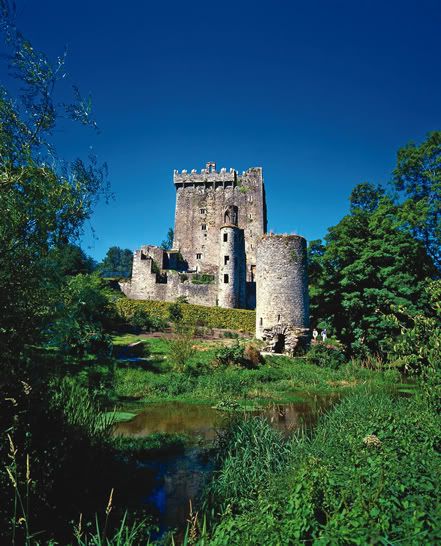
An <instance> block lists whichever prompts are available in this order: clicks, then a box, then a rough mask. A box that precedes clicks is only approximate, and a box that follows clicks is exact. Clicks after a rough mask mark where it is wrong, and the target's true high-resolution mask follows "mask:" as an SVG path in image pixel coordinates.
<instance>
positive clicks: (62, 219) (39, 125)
mask: <svg viewBox="0 0 441 546" xmlns="http://www.w3.org/2000/svg"><path fill="white" fill-rule="evenodd" d="M0 18H1V20H0V27H1V31H2V34H3V36H4V37H5V40H6V52H5V55H4V56H3V59H2V61H3V62H6V63H9V68H10V69H11V71H12V72H13V73H14V76H15V77H16V78H17V79H18V80H19V83H18V86H19V87H20V96H19V97H18V98H17V99H14V98H12V97H11V96H10V95H9V94H8V92H7V90H6V89H5V88H4V87H0V118H1V127H0V208H1V210H2V214H1V216H0V308H1V310H2V312H1V316H0V353H1V354H2V355H7V354H14V355H17V354H19V353H20V352H21V351H22V349H23V346H24V345H25V344H28V343H38V342H39V341H40V339H41V332H42V331H43V330H44V327H45V325H46V324H47V323H48V322H49V321H50V320H51V318H52V316H51V315H52V311H53V308H54V306H55V305H56V302H57V299H58V298H57V294H56V290H55V289H54V286H55V287H56V286H57V283H58V280H59V276H58V274H57V271H56V270H55V269H54V267H53V264H51V260H49V259H48V258H49V257H53V256H54V252H55V249H57V248H60V249H62V248H65V247H66V244H67V243H68V242H69V241H72V240H75V238H76V237H78V235H79V233H80V232H81V228H82V225H83V223H84V221H85V220H87V219H88V218H89V217H90V215H91V212H92V210H93V207H94V204H95V203H96V201H97V199H98V196H99V195H100V194H101V195H102V194H104V195H108V187H107V184H106V183H105V175H106V172H105V168H104V167H103V168H99V167H97V164H96V160H95V159H94V158H91V160H90V161H89V162H83V161H82V160H80V159H77V160H75V161H73V162H72V163H70V164H69V163H65V162H56V161H54V159H53V158H54V157H56V154H55V153H54V150H53V147H52V146H51V143H50V142H49V140H50V136H51V134H52V132H53V130H54V128H55V126H56V122H57V119H58V118H59V117H66V115H67V117H69V118H73V119H74V120H77V121H80V122H81V123H84V124H87V125H92V126H93V125H94V122H93V116H92V115H91V110H90V103H89V102H85V101H84V100H83V99H82V98H81V96H80V94H79V92H78V91H76V92H75V95H76V96H75V102H74V103H72V104H69V105H66V106H65V107H64V111H60V110H59V109H58V108H57V104H58V103H59V100H58V99H57V98H56V97H55V95H54V93H55V91H56V89H57V83H58V81H59V80H60V79H61V78H62V77H64V76H63V74H64V72H65V70H64V68H63V66H64V61H65V59H64V57H63V56H61V57H59V58H58V60H57V62H56V64H55V65H52V64H51V63H50V62H49V60H48V59H47V57H46V56H45V55H44V54H42V53H41V52H39V51H38V50H36V49H34V48H33V47H32V46H31V45H30V43H29V42H28V41H26V40H25V38H24V37H23V36H22V34H21V33H20V32H19V31H18V30H17V29H16V28H15V26H14V16H13V13H12V12H11V11H10V10H9V8H8V4H7V3H6V2H2V6H1V13H0ZM60 252H62V251H61V250H60Z"/></svg>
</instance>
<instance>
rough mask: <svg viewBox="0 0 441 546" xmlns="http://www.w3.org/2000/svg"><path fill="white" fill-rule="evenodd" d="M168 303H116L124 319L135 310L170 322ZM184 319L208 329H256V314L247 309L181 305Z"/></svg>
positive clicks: (126, 301) (122, 300)
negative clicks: (140, 310)
mask: <svg viewBox="0 0 441 546" xmlns="http://www.w3.org/2000/svg"><path fill="white" fill-rule="evenodd" d="M170 305H172V303H171V302H167V301H153V300H129V299H126V298H121V299H119V300H118V301H117V302H116V307H117V310H118V313H119V314H120V316H121V317H122V318H124V319H127V318H129V317H130V316H132V315H133V313H134V311H135V309H142V310H144V311H145V312H146V313H149V314H151V315H155V316H157V317H160V318H162V319H164V320H169V316H170V315H169V308H170ZM181 310H182V319H183V320H184V322H186V323H189V324H196V325H203V326H207V327H208V328H225V329H230V330H240V331H243V332H252V333H254V331H255V327H256V312H255V311H250V310H247V309H225V308H224V307H206V306H204V305H194V304H190V303H185V304H182V305H181Z"/></svg>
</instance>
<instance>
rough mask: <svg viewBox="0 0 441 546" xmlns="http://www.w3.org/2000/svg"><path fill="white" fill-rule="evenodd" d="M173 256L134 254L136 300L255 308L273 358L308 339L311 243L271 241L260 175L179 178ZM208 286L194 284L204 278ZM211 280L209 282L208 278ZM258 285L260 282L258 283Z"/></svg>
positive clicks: (211, 172)
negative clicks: (308, 255) (182, 300)
mask: <svg viewBox="0 0 441 546" xmlns="http://www.w3.org/2000/svg"><path fill="white" fill-rule="evenodd" d="M173 182H174V185H175V188H176V209H175V228H174V241H173V249H172V250H170V251H164V250H162V249H161V248H158V247H156V246H151V245H145V246H143V247H141V248H140V249H139V250H137V251H136V252H135V253H134V258H133V272H132V278H131V280H130V281H128V282H121V283H120V285H121V289H122V290H123V292H124V293H125V294H126V295H127V296H128V297H129V298H132V299H153V300H165V301H175V300H176V298H178V297H179V296H184V297H186V298H187V300H188V301H189V303H196V304H201V305H209V306H215V305H219V306H221V307H238V308H248V309H254V308H256V299H257V308H256V313H257V317H256V320H257V324H256V337H257V338H259V339H262V340H264V341H265V343H266V349H267V350H269V351H273V352H280V353H289V354H292V353H294V351H295V350H296V349H297V348H298V346H299V345H302V344H305V343H307V342H308V340H309V307H308V284H307V266H306V241H305V239H303V237H299V236H296V235H266V226H267V216H266V201H265V188H264V183H263V175H262V169H261V168H260V167H255V168H251V169H248V170H247V171H244V172H243V173H242V175H239V174H238V173H237V172H236V171H235V170H234V169H230V170H229V171H227V170H226V169H224V168H223V169H221V170H220V171H219V172H217V171H216V165H215V164H214V163H207V165H206V168H205V169H202V170H201V172H200V173H198V172H196V171H195V170H193V171H191V172H190V173H188V172H187V171H185V170H184V171H182V172H178V171H174V175H173ZM201 275H205V277H204V279H205V280H207V279H208V280H209V281H210V282H209V283H208V284H196V283H194V282H192V280H199V281H200V276H201ZM207 275H208V277H207ZM256 280H257V282H256Z"/></svg>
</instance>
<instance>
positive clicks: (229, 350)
mask: <svg viewBox="0 0 441 546" xmlns="http://www.w3.org/2000/svg"><path fill="white" fill-rule="evenodd" d="M216 359H217V361H218V362H219V364H221V365H222V366H228V365H231V364H233V365H237V366H241V365H242V364H243V363H244V360H245V358H244V346H243V345H241V344H239V343H235V344H234V345H226V346H225V347H222V348H221V349H219V350H218V351H217V353H216Z"/></svg>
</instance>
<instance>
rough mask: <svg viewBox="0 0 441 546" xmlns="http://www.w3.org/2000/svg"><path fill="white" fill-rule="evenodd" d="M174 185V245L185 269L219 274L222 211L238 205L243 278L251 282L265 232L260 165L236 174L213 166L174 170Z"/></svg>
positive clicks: (223, 212) (263, 195)
mask: <svg viewBox="0 0 441 546" xmlns="http://www.w3.org/2000/svg"><path fill="white" fill-rule="evenodd" d="M174 184H175V188H176V209H175V230H174V244H173V247H174V248H175V249H179V250H180V252H181V254H182V255H183V256H184V258H185V259H186V260H187V262H188V267H189V269H198V270H199V271H203V272H209V273H213V274H217V271H218V263H219V229H220V227H221V226H222V225H223V224H225V223H227V222H226V220H225V217H224V216H225V212H226V210H227V209H228V208H229V207H232V206H236V207H237V209H238V222H237V223H238V226H239V227H240V228H241V229H243V230H244V235H245V252H246V261H247V280H248V281H252V280H253V279H252V275H253V271H254V268H255V265H256V245H257V241H258V239H259V237H261V236H262V235H263V234H264V233H265V232H266V202H265V190H264V184H263V175H262V169H261V168H260V167H256V168H252V169H248V170H247V171H245V172H243V173H242V175H239V174H238V173H237V172H236V171H235V170H234V169H230V170H229V171H227V170H226V169H221V170H220V171H219V172H216V170H215V168H211V169H202V171H201V172H200V173H197V172H196V171H192V172H190V173H187V171H182V172H178V171H175V172H174Z"/></svg>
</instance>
